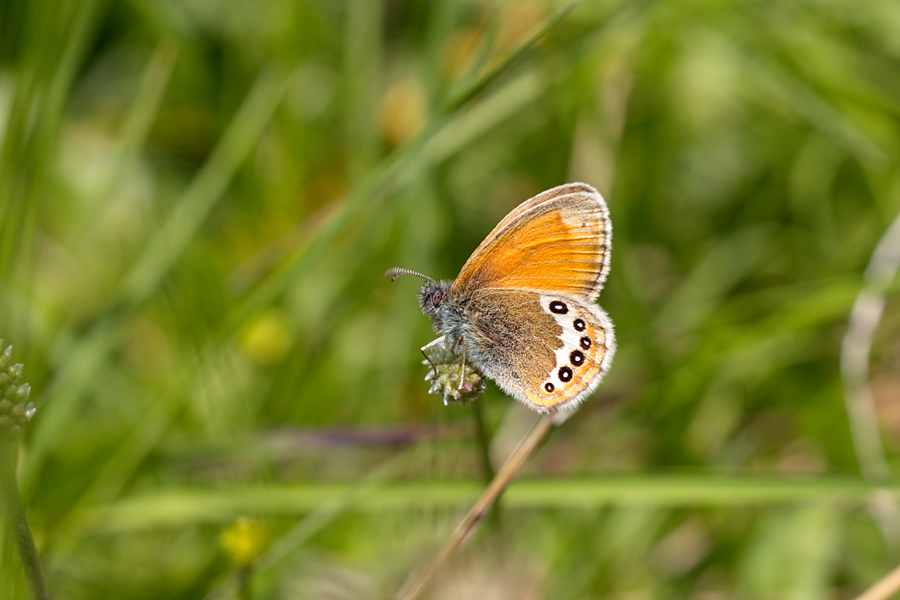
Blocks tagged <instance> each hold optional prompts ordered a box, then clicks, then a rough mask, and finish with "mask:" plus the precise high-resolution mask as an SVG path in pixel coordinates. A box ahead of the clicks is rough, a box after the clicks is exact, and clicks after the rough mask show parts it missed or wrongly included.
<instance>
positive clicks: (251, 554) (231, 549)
mask: <svg viewBox="0 0 900 600" xmlns="http://www.w3.org/2000/svg"><path fill="white" fill-rule="evenodd" d="M219 543H220V544H221V545H222V549H223V550H225V553H226V554H227V555H228V558H229V560H231V563H232V564H233V565H235V566H236V567H240V568H246V567H249V566H250V565H252V564H253V563H254V562H256V561H257V560H258V559H259V557H261V556H262V555H263V554H264V553H265V551H266V550H268V549H269V545H270V544H271V537H270V536H269V529H268V528H267V527H266V526H265V524H264V523H262V521H260V520H258V519H251V518H249V517H240V518H238V520H237V521H235V522H234V524H233V525H232V526H231V527H229V528H228V529H226V530H225V531H223V532H222V535H221V536H219Z"/></svg>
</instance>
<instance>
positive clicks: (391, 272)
mask: <svg viewBox="0 0 900 600" xmlns="http://www.w3.org/2000/svg"><path fill="white" fill-rule="evenodd" d="M402 275H415V276H416V277H421V278H422V279H427V280H428V281H430V282H431V283H433V284H435V285H437V281H435V280H434V279H432V278H431V277H429V276H428V275H422V274H421V273H416V272H415V271H413V270H410V269H401V268H398V267H394V268H393V269H388V270H387V271H385V272H384V276H385V277H390V278H391V281H397V278H398V277H400V276H402Z"/></svg>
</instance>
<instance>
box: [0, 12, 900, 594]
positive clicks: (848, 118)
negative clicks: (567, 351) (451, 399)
mask: <svg viewBox="0 0 900 600" xmlns="http://www.w3.org/2000/svg"><path fill="white" fill-rule="evenodd" d="M562 7H563V3H562V2H557V1H555V0H546V1H545V0H514V1H509V2H501V1H493V0H467V1H453V0H433V1H424V0H413V1H400V0H391V1H380V0H347V1H345V2H329V1H324V0H320V1H305V0H264V1H261V0H218V1H212V0H158V1H154V2H150V1H147V0H132V1H129V2H109V1H100V0H11V1H7V2H4V3H3V4H2V8H0V143H2V154H0V337H2V338H4V339H6V340H8V341H9V342H11V343H12V344H13V345H14V346H15V350H16V355H15V357H16V360H18V361H20V362H23V363H24V364H25V379H26V380H27V381H29V382H30V383H31V384H32V387H33V388H34V392H33V394H32V399H33V400H34V401H35V403H36V405H37V406H38V412H37V416H36V417H35V419H34V421H33V424H32V426H31V428H30V429H29V430H28V431H27V433H26V436H25V438H24V440H23V444H22V448H21V451H20V456H21V464H20V480H21V482H22V487H23V495H24V497H25V502H26V505H27V507H28V512H29V517H30V519H31V522H32V527H33V529H34V533H35V537H36V541H37V544H38V547H39V549H40V550H41V552H42V557H43V561H44V565H45V567H46V571H47V576H48V579H49V583H50V586H51V588H52V589H53V590H54V592H55V594H56V597H57V598H60V599H94V598H134V599H143V598H148V599H149V598H153V599H157V598H176V599H180V598H184V599H188V598H204V597H209V598H229V597H236V596H237V595H238V593H239V592H238V588H239V587H240V581H241V577H242V576H241V573H242V572H243V573H250V581H251V583H252V590H251V592H250V593H251V594H252V597H254V598H300V599H325V598H328V599H332V600H344V599H348V600H349V599H351V598H353V599H356V598H362V599H375V598H386V597H391V596H392V594H393V593H394V592H395V591H396V589H397V588H398V587H399V586H400V585H401V583H402V582H403V580H404V579H405V577H406V576H407V575H408V573H409V572H410V571H412V570H413V569H414V568H416V567H417V566H419V565H421V564H422V561H423V560H424V559H425V558H426V557H428V556H431V555H432V554H433V553H434V552H435V550H436V549H437V547H438V546H439V545H440V544H441V543H442V541H443V540H444V539H446V537H447V535H448V534H449V532H450V531H451V530H452V528H453V527H454V525H455V523H456V521H457V519H458V518H459V516H460V515H461V512H462V511H463V510H465V508H466V507H468V506H469V505H470V504H471V502H472V501H473V500H474V499H475V497H476V496H477V494H478V492H479V490H481V489H482V488H483V486H484V479H485V477H486V476H487V474H486V472H485V471H486V470H485V468H484V467H483V462H482V455H483V447H482V446H481V445H480V444H479V441H478V434H477V432H478V429H477V427H476V423H477V415H476V413H475V411H474V410H473V409H472V408H471V407H463V406H453V405H451V406H449V407H444V406H443V405H442V402H441V400H440V398H439V397H436V396H429V395H427V393H426V391H427V385H426V384H425V382H424V381H423V377H424V375H425V373H426V369H425V367H424V366H423V365H421V364H420V361H421V356H420V354H419V350H418V348H419V347H420V346H422V345H423V344H425V343H427V342H428V341H430V340H431V339H432V337H433V335H432V333H431V331H430V328H429V323H428V322H427V319H425V317H423V316H422V315H421V314H420V313H419V311H418V309H417V306H416V299H415V294H416V290H417V287H418V282H417V281H415V280H413V279H411V278H407V279H402V280H400V281H398V282H396V283H394V284H390V283H389V282H387V281H386V280H385V279H383V277H382V274H383V273H384V271H385V269H386V268H388V267H393V266H403V267H408V268H412V269H416V270H419V271H422V272H424V273H427V274H429V275H431V276H433V277H436V278H452V277H454V276H455V275H456V273H457V272H458V270H459V268H460V266H461V265H462V264H463V262H464V261H465V259H466V258H467V257H468V255H469V253H470V252H471V251H472V250H473V249H474V248H475V247H476V246H477V245H478V243H479V242H480V241H481V240H482V239H483V237H484V236H485V235H486V234H487V233H488V232H489V231H490V230H491V229H492V228H493V226H494V225H495V224H496V223H497V221H499V220H500V219H501V218H502V217H503V215H505V214H506V213H507V212H508V211H509V210H510V209H512V208H513V207H514V206H516V205H517V204H518V203H519V202H521V201H523V200H525V199H526V198H528V197H530V196H532V195H534V194H535V193H537V192H540V191H542V190H544V189H546V188H549V187H552V186H555V185H559V184H561V183H564V182H567V181H585V182H588V183H590V184H592V185H594V186H596V187H597V188H598V189H599V190H600V191H601V192H602V193H603V194H604V195H605V196H606V198H607V201H608V204H609V207H610V212H611V215H612V219H613V230H614V244H613V253H612V271H611V275H610V278H609V281H608V283H607V285H606V289H605V290H604V292H603V293H602V295H601V298H600V304H601V305H602V306H603V307H604V308H605V309H606V310H607V311H608V312H609V314H610V315H611V317H612V319H613V320H614V322H615V324H616V327H617V337H618V340H619V346H620V350H619V353H618V356H617V357H616V361H615V363H614V364H613V366H612V370H611V372H610V374H609V376H608V377H607V379H606V381H605V382H604V383H603V385H602V386H601V387H600V389H599V391H598V392H597V393H596V395H595V397H594V398H592V399H591V400H589V401H588V402H586V403H585V404H584V405H583V406H582V408H581V410H580V411H579V412H578V413H577V414H576V415H575V416H574V417H573V418H571V419H570V420H569V421H568V422H567V423H565V424H564V425H563V426H561V427H560V428H559V429H558V430H557V431H555V432H554V433H553V435H552V436H551V437H550V439H549V440H548V441H547V443H546V444H545V445H544V446H543V447H542V448H541V450H540V451H539V452H538V453H537V455H536V456H535V457H534V458H533V460H532V461H531V462H530V464H529V465H528V466H527V467H526V469H525V472H524V473H523V475H522V478H521V481H519V482H518V483H516V484H514V485H513V486H512V487H511V488H510V490H509V491H508V493H507V495H506V496H505V497H504V499H503V501H502V503H501V506H500V509H499V511H498V512H497V515H498V518H496V519H493V520H488V521H487V522H486V523H485V524H484V526H483V527H482V528H481V529H480V530H479V531H478V532H477V534H476V535H475V536H474V537H473V538H472V539H470V540H469V542H468V543H467V545H466V546H465V547H464V548H463V549H462V550H461V551H460V552H459V553H458V554H457V555H456V556H455V558H454V559H453V560H452V561H451V563H450V564H449V565H448V566H447V567H446V568H445V570H444V572H443V575H442V577H441V578H440V580H439V581H438V582H437V583H436V585H435V586H434V587H433V588H432V590H431V592H430V596H429V597H433V598H441V599H445V598H447V599H448V598H479V599H486V600H493V599H506V598H515V599H544V598H552V599H573V600H574V599H588V598H623V599H645V598H647V599H649V598H698V599H706V600H712V599H731V598H747V599H757V598H759V599H770V598H789V599H805V598H851V597H853V596H854V595H855V594H857V593H859V592H860V591H862V590H863V589H865V588H866V587H868V586H869V585H870V584H871V583H872V582H873V581H875V580H876V579H878V578H879V577H880V576H882V575H883V574H884V573H885V572H886V571H888V570H889V569H891V568H893V567H894V566H896V564H898V563H900V527H898V515H900V512H898V510H897V503H896V498H895V497H894V496H891V495H889V494H887V493H883V495H877V494H875V495H873V494H872V493H871V490H872V485H873V484H871V483H869V481H871V479H867V478H866V475H868V476H872V477H876V478H877V477H883V476H884V475H885V474H886V473H889V471H890V468H891V466H892V465H895V464H896V463H897V459H898V452H900V342H898V334H900V302H898V300H900V294H898V292H897V286H893V287H889V288H888V293H887V304H886V306H885V312H884V318H883V319H882V321H881V322H880V323H879V324H878V326H877V330H876V333H875V337H874V342H873V346H872V359H871V382H872V386H871V392H872V398H873V399H874V406H875V409H876V410H875V412H874V413H870V416H874V417H875V419H874V420H871V422H870V423H869V425H870V428H869V429H868V430H866V429H864V428H863V429H860V430H859V431H860V432H861V434H862V435H860V434H857V438H860V437H862V438H864V439H863V440H862V441H860V439H857V440H856V444H857V445H859V444H861V443H862V444H864V443H865V442H866V441H868V442H869V443H870V449H871V450H872V451H873V452H874V454H872V455H871V456H869V457H868V458H867V457H858V456H857V453H856V450H855V446H854V438H853V434H851V431H852V427H851V420H850V419H849V418H848V411H847V409H846V408H845V392H844V383H845V382H844V381H843V380H842V377H841V364H840V353H841V344H842V340H843V338H844V335H845V332H846V331H847V323H848V319H849V315H850V312H851V308H852V306H853V303H854V299H855V298H856V296H857V294H858V293H859V292H860V291H861V290H862V289H863V288H864V286H865V281H866V280H865V278H864V271H865V269H866V266H867V264H868V263H869V261H870V259H871V256H872V254H873V251H874V250H875V248H876V245H877V244H878V242H879V240H880V239H881V238H882V236H883V235H884V233H885V232H886V231H887V230H888V228H889V226H890V224H891V222H892V221H893V219H894V218H895V216H896V215H897V213H898V211H900V154H898V152H900V36H898V31H900V4H898V3H897V2H896V1H895V0H867V1H866V2H857V1H856V0H808V1H788V2H785V1H779V0H753V1H741V0H738V1H736V2H734V1H729V0H675V1H672V2H646V1H630V0H628V1H626V0H612V1H609V2H584V3H583V4H581V5H580V6H578V7H577V8H576V9H575V10H574V11H572V12H571V13H569V14H568V15H567V16H565V17H564V18H563V19H561V20H559V19H557V17H558V16H559V13H558V11H559V9H561V8H562ZM542 27H543V28H545V29H546V31H545V32H544V35H541V36H539V39H536V38H535V36H534V35H533V34H535V32H538V31H540V30H541V28H542ZM851 404H852V402H851ZM481 408H482V410H483V419H484V423H485V429H486V431H487V434H488V436H489V437H490V442H491V443H490V455H491V456H492V457H493V460H494V464H495V466H498V465H499V464H500V463H501V462H502V460H503V459H504V457H505V456H507V455H508V454H509V452H510V451H511V450H512V448H513V447H514V446H515V444H516V442H517V441H518V440H519V439H520V438H521V437H522V435H523V434H524V432H525V431H526V430H527V428H528V427H529V426H530V425H531V423H532V422H533V421H534V419H535V415H533V414H532V413H530V412H529V411H528V410H527V409H525V408H524V407H522V406H520V405H519V404H517V403H516V402H514V401H512V400H510V399H508V398H506V397H504V396H503V395H502V394H501V393H499V392H498V391H497V389H496V388H495V387H494V386H493V385H491V386H490V387H489V391H488V393H487V394H486V395H485V396H484V397H483V398H482V404H481ZM867 432H868V434H869V435H866V433H867ZM875 434H878V435H875ZM880 457H883V459H882V458H880ZM867 461H868V462H867ZM873 461H874V462H873ZM879 461H880V462H879ZM894 489H895V491H896V486H895V487H894ZM260 554H261V557H260V558H259V560H258V561H257V562H256V563H254V564H253V566H251V567H245V565H246V564H247V563H248V562H250V561H252V560H253V559H254V558H256V557H257V556H259V555H260ZM0 597H2V598H4V599H6V598H10V599H15V598H24V597H27V587H26V585H25V583H24V579H23V575H22V572H21V567H20V564H19V562H18V558H17V557H16V555H15V552H14V550H13V548H12V545H11V542H10V540H9V536H8V535H7V536H5V537H4V540H3V548H2V563H0Z"/></svg>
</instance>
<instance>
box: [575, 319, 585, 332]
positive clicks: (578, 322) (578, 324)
mask: <svg viewBox="0 0 900 600" xmlns="http://www.w3.org/2000/svg"><path fill="white" fill-rule="evenodd" d="M572 326H573V327H574V328H575V331H584V328H585V327H587V325H586V324H585V322H584V319H575V320H574V321H573V322H572Z"/></svg>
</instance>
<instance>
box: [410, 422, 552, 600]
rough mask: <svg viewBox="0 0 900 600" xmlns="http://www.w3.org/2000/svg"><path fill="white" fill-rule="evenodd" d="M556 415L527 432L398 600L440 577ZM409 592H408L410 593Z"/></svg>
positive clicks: (413, 596)
mask: <svg viewBox="0 0 900 600" xmlns="http://www.w3.org/2000/svg"><path fill="white" fill-rule="evenodd" d="M554 423H555V421H554V416H553V415H552V414H547V415H543V416H542V417H541V418H540V419H539V420H538V421H537V423H535V425H534V427H533V428H532V429H531V431H530V432H529V433H528V435H527V436H526V437H525V439H524V440H522V442H521V443H520V444H519V446H518V447H517V448H516V449H515V450H514V451H513V453H512V454H511V455H510V456H509V458H508V459H507V460H506V462H505V463H504V464H503V466H502V467H500V470H499V471H497V475H495V476H494V479H493V480H492V481H491V483H490V484H489V485H488V486H487V488H485V490H484V492H483V493H482V494H481V497H480V498H479V499H478V501H477V502H476V503H475V504H474V505H473V506H472V508H470V509H469V512H468V513H466V516H465V517H464V518H463V520H462V521H460V523H459V525H457V526H456V529H455V530H454V531H453V533H452V534H451V535H450V538H449V539H448V540H447V542H446V543H445V544H444V546H443V548H441V550H440V552H438V553H437V555H436V556H435V557H434V559H432V561H431V563H430V564H429V565H428V567H427V568H426V569H425V570H424V571H421V572H420V573H414V574H413V575H412V576H411V577H410V579H408V580H407V582H406V583H405V584H404V585H403V587H402V588H400V592H399V593H398V595H397V597H398V598H402V599H403V600H416V599H417V598H419V597H420V596H421V594H422V592H424V591H425V589H426V588H427V587H428V585H429V584H430V583H431V581H432V580H433V579H434V577H435V575H437V573H438V571H440V570H441V567H443V566H444V563H446V562H447V560H448V559H449V558H450V556H451V555H452V554H453V552H454V551H455V550H456V549H457V548H459V545H460V544H462V542H463V540H465V539H466V537H468V536H469V534H470V533H472V531H473V530H474V529H475V527H476V525H478V522H479V521H481V519H482V518H483V517H484V515H485V514H486V513H487V511H488V510H490V508H491V506H493V505H494V503H496V502H497V499H498V498H499V497H500V495H501V494H502V493H503V490H505V489H506V487H507V486H508V485H509V484H510V482H512V480H513V479H514V478H515V476H516V474H517V473H518V472H519V470H520V469H521V468H522V466H523V465H524V464H525V462H526V461H527V460H528V458H529V457H530V456H531V455H532V453H533V452H534V450H535V449H536V448H537V447H538V445H539V444H540V443H541V441H543V440H544V438H546V437H547V434H548V433H550V430H551V429H553V425H554ZM407 590H408V591H407Z"/></svg>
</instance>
